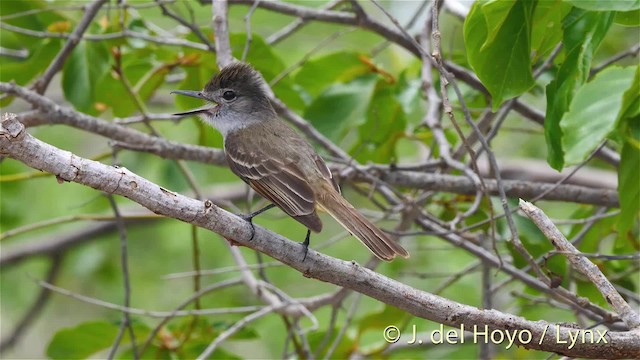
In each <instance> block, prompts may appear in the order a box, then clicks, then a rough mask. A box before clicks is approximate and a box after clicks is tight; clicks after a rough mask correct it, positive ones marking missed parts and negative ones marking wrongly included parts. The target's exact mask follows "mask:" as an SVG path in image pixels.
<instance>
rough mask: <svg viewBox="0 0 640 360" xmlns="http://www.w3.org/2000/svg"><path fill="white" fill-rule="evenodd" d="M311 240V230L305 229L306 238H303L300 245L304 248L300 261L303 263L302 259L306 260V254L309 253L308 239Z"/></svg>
mask: <svg viewBox="0 0 640 360" xmlns="http://www.w3.org/2000/svg"><path fill="white" fill-rule="evenodd" d="M310 238H311V230H309V229H307V236H306V237H305V238H304V242H303V243H302V246H304V257H303V258H302V261H303V262H304V259H306V258H307V253H308V252H309V239H310Z"/></svg>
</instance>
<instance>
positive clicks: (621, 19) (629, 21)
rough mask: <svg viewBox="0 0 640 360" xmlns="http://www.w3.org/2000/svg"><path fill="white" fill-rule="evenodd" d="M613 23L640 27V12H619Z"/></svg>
mask: <svg viewBox="0 0 640 360" xmlns="http://www.w3.org/2000/svg"><path fill="white" fill-rule="evenodd" d="M613 21H615V23H616V24H619V25H622V26H634V27H637V26H640V10H633V11H624V12H621V11H618V12H616V17H615V19H614V20H613Z"/></svg>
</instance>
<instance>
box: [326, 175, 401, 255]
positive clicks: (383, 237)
mask: <svg viewBox="0 0 640 360" xmlns="http://www.w3.org/2000/svg"><path fill="white" fill-rule="evenodd" d="M321 193H322V194H323V196H321V197H320V198H319V199H317V201H318V203H319V205H320V206H321V207H322V208H323V209H324V210H325V211H327V212H328V213H329V215H331V216H332V217H333V218H334V219H336V221H338V222H339V223H340V225H342V226H343V227H344V228H345V229H347V230H349V232H351V234H353V235H354V236H355V237H356V238H358V240H360V241H362V243H363V244H364V245H366V247H368V248H369V250H371V252H372V253H373V254H374V255H375V256H377V257H378V258H380V259H382V260H387V261H389V260H393V258H395V257H396V255H400V256H402V257H405V258H407V257H409V253H408V252H407V250H405V249H404V248H403V247H402V246H400V245H399V244H398V243H397V242H395V241H394V240H392V239H390V238H389V236H388V235H387V234H385V233H384V232H383V231H382V230H380V229H378V228H377V227H376V226H375V225H373V224H372V223H371V222H370V221H369V220H367V218H365V217H364V216H363V215H362V214H360V212H359V211H358V210H356V209H355V208H354V207H353V206H352V205H351V204H349V202H348V201H347V200H345V199H344V198H343V197H342V195H340V194H339V193H338V192H337V191H335V190H334V189H333V188H329V189H327V190H326V191H323V192H321Z"/></svg>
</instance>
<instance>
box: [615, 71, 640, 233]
mask: <svg viewBox="0 0 640 360" xmlns="http://www.w3.org/2000/svg"><path fill="white" fill-rule="evenodd" d="M636 80H637V79H636ZM636 82H637V81H636ZM637 94H638V93H637V92H636V95H637ZM636 103H637V102H636ZM628 125H629V126H628V127H627V128H626V129H627V133H626V134H623V135H624V136H625V142H624V145H623V146H622V152H621V154H620V169H619V170H618V197H619V199H620V211H621V213H620V219H619V222H618V232H619V233H620V235H621V236H622V235H624V234H626V233H627V232H628V231H629V230H630V229H631V228H632V226H633V224H634V223H635V222H637V221H638V213H639V212H640V186H638V184H640V171H638V166H640V115H638V114H637V113H636V115H635V117H634V118H633V119H632V120H631V121H629V123H628Z"/></svg>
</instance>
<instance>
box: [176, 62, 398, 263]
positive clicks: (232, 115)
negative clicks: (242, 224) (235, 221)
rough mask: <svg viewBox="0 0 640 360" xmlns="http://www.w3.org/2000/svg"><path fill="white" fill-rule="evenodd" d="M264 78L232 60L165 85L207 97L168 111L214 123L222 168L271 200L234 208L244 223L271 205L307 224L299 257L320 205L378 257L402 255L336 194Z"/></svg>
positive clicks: (317, 228) (316, 226)
mask: <svg viewBox="0 0 640 360" xmlns="http://www.w3.org/2000/svg"><path fill="white" fill-rule="evenodd" d="M266 86H267V85H266V83H265V82H264V79H263V77H262V76H261V75H260V73H259V72H258V71H257V70H255V69H254V68H253V67H252V66H251V65H249V64H247V63H244V62H238V61H236V62H232V63H231V64H229V65H227V66H225V67H223V68H222V69H221V70H220V71H219V72H218V73H217V74H215V75H214V76H213V77H212V78H211V79H210V80H209V81H208V82H207V84H206V85H205V86H204V89H202V90H201V91H194V90H176V91H172V93H173V94H178V95H184V96H190V97H194V98H197V99H202V100H205V101H207V102H208V103H209V104H210V105H209V106H205V107H202V108H198V109H195V110H190V111H186V112H181V113H177V114H175V115H179V116H188V115H197V116H198V117H200V118H201V119H202V120H203V121H204V122H206V123H207V124H209V125H211V126H212V127H214V128H216V129H217V130H218V131H219V132H220V133H221V134H222V137H223V141H224V152H225V158H226V160H227V163H228V165H229V169H231V171H232V172H233V173H234V174H235V175H237V176H238V177H239V178H240V179H242V180H243V181H244V182H245V183H247V184H248V185H249V186H250V187H251V188H252V189H253V190H255V192H256V193H258V194H259V195H261V196H262V197H264V198H265V199H267V200H269V201H270V202H271V203H272V204H270V205H268V206H266V207H264V208H263V209H260V210H258V211H255V212H253V213H251V214H248V215H244V216H242V217H243V218H244V219H245V220H247V221H249V222H250V223H251V225H252V230H253V223H252V219H253V217H254V216H256V215H258V214H260V213H262V212H264V211H266V210H268V209H270V208H273V207H274V206H277V207H279V208H280V209H281V210H282V211H284V212H285V213H286V214H287V215H289V216H290V217H292V218H293V219H295V220H296V221H298V222H299V223H301V224H303V225H304V226H305V227H307V234H306V237H305V240H304V242H303V243H302V244H303V245H304V249H305V253H304V257H303V261H304V259H306V256H307V252H308V247H309V242H310V236H311V232H312V231H313V232H314V233H319V232H320V231H321V230H322V221H321V220H320V217H319V216H318V211H326V212H327V213H329V215H331V217H333V218H334V219H335V220H336V221H337V222H338V223H339V224H340V225H342V226H343V227H344V228H345V229H347V230H348V231H349V232H350V233H351V234H353V235H354V236H355V237H356V238H357V239H358V240H360V241H361V242H362V243H363V244H364V245H365V246H366V247H367V248H369V250H371V252H372V253H373V254H374V255H375V256H376V257H378V258H379V259H381V260H386V261H389V260H392V259H394V258H395V257H396V256H401V257H405V258H408V257H409V253H408V252H407V251H406V250H405V249H404V248H403V247H402V246H400V245H399V244H398V243H397V242H396V241H394V240H393V239H391V238H390V237H389V236H388V235H387V234H386V233H385V232H383V231H382V230H380V229H379V228H378V227H377V226H375V225H374V224H372V223H371V222H370V221H369V220H367V218H365V217H364V216H363V215H362V214H361V213H360V212H359V211H358V210H357V209H355V208H354V207H353V205H351V204H350V203H349V202H348V201H347V200H346V199H345V198H344V197H343V196H342V194H341V191H340V187H339V186H338V184H337V182H336V181H335V178H334V177H333V175H332V173H331V171H330V170H329V168H328V167H327V165H326V163H325V161H324V160H323V159H322V157H320V155H318V153H317V152H316V151H315V150H314V148H313V147H312V146H311V145H310V144H309V142H308V141H307V140H305V139H304V138H303V137H302V136H301V135H299V134H298V133H297V132H296V131H295V130H293V129H292V128H291V127H290V126H289V125H287V124H286V123H285V122H284V121H283V120H281V119H280V118H279V117H278V115H277V113H276V111H275V110H274V108H273V106H272V104H271V102H270V100H269V96H268V90H267V89H268V88H267V87H266ZM252 237H253V235H252Z"/></svg>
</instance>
